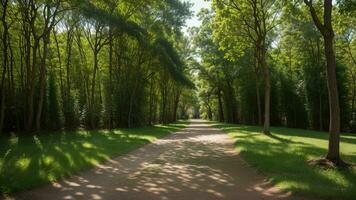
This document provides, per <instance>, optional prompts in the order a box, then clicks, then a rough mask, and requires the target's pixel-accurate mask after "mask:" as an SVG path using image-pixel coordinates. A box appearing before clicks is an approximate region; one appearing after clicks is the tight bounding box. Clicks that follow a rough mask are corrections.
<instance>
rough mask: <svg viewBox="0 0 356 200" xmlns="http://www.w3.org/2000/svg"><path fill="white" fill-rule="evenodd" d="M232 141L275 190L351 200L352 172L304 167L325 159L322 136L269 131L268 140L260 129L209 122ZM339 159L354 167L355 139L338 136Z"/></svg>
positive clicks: (355, 180) (355, 188)
mask: <svg viewBox="0 0 356 200" xmlns="http://www.w3.org/2000/svg"><path fill="white" fill-rule="evenodd" d="M209 123H210V124H211V125H212V126H213V127H216V128H220V129H222V130H223V131H224V132H226V133H228V135H229V136H230V137H231V138H233V139H234V140H235V141H236V142H235V148H236V150H237V151H238V152H240V155H241V157H242V158H243V159H244V160H245V161H246V162H247V163H248V164H249V165H250V166H252V167H254V168H255V169H256V170H258V172H260V173H263V174H265V175H266V176H268V178H269V180H270V181H271V182H272V183H273V184H274V185H276V186H277V187H278V188H280V189H282V190H284V191H290V192H292V193H293V194H296V195H303V196H312V197H317V198H321V199H338V200H339V199H343V200H354V199H355V194H356V168H355V169H353V170H352V169H350V170H341V169H335V168H330V167H329V168H320V167H312V166H310V165H308V161H309V160H313V159H318V158H322V157H324V156H325V154H326V152H327V147H328V136H329V134H328V133H326V132H318V131H310V130H302V129H292V128H282V127H272V128H271V133H272V135H271V136H267V135H264V134H261V132H262V127H258V126H246V125H233V124H221V123H216V122H209ZM340 148H341V156H342V158H343V159H344V160H345V161H346V162H348V163H354V164H355V163H356V135H355V134H342V135H341V144H340Z"/></svg>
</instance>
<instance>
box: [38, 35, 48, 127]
mask: <svg viewBox="0 0 356 200" xmlns="http://www.w3.org/2000/svg"><path fill="white" fill-rule="evenodd" d="M49 37H50V34H48V35H46V36H44V38H43V55H42V58H41V67H40V68H41V69H40V98H39V101H38V106H37V115H36V130H37V131H40V129H41V116H42V110H43V102H44V96H45V89H46V59H47V55H48V43H49Z"/></svg>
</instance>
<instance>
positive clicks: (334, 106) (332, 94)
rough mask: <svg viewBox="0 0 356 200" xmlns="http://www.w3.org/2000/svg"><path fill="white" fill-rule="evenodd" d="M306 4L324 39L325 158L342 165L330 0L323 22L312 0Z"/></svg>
mask: <svg viewBox="0 0 356 200" xmlns="http://www.w3.org/2000/svg"><path fill="white" fill-rule="evenodd" d="M304 3H305V4H306V5H307V6H308V8H309V10H310V14H311V16H312V18H313V21H314V24H315V26H316V27H317V28H318V30H319V31H320V33H321V34H322V36H323V39H324V45H325V52H324V53H325V58H326V72H327V83H328V94H329V109H330V126H329V134H330V136H329V148H328V153H327V155H326V159H328V160H330V161H331V162H333V163H335V164H336V165H343V164H344V163H343V161H342V160H341V158H340V104H339V93H338V85H337V80H336V58H335V51H334V37H335V33H334V30H333V26H332V8H333V6H332V0H324V14H323V22H322V21H321V19H320V18H319V16H318V14H317V12H316V10H315V7H314V5H313V0H304Z"/></svg>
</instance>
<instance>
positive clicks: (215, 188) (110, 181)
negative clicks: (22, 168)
mask: <svg viewBox="0 0 356 200" xmlns="http://www.w3.org/2000/svg"><path fill="white" fill-rule="evenodd" d="M233 144H234V140H232V139H230V138H229V137H228V136H227V135H226V134H224V133H222V132H221V131H219V130H218V129H214V128H211V127H210V126H209V125H207V124H205V123H204V121H199V120H194V121H192V123H191V124H190V125H189V127H188V128H186V129H183V130H182V131H180V132H177V133H174V134H172V135H170V136H168V137H166V138H163V139H160V140H158V141H156V142H154V143H152V144H148V145H146V146H144V147H143V148H140V149H138V150H136V151H133V152H131V153H129V154H127V155H125V156H120V157H118V158H116V159H112V160H110V161H108V162H106V163H104V164H101V165H98V166H97V167H96V168H94V169H91V170H88V171H85V172H82V173H80V174H78V175H76V176H73V177H71V178H69V179H67V180H63V181H60V182H56V183H52V184H51V185H49V186H44V187H42V188H38V189H35V190H32V191H28V192H23V193H21V194H18V195H17V196H16V197H14V199H50V200H55V199H62V200H64V199H144V200H148V199H162V200H165V199H187V200H190V199H204V200H205V199H252V200H254V199H256V200H257V199H271V200H272V199H301V198H295V197H291V196H290V194H288V193H285V192H281V191H279V190H278V189H276V188H274V187H273V186H272V185H271V184H269V183H268V182H266V181H265V180H264V178H263V177H262V176H260V175H258V174H257V172H256V171H255V170H253V169H252V168H251V167H249V166H248V165H247V164H246V163H245V162H244V161H243V160H242V159H241V158H240V157H239V155H238V154H237V153H236V152H235V151H234V147H233V146H234V145H233Z"/></svg>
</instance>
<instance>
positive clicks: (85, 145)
mask: <svg viewBox="0 0 356 200" xmlns="http://www.w3.org/2000/svg"><path fill="white" fill-rule="evenodd" d="M186 124H187V123H186V122H179V123H176V124H169V125H165V126H163V125H159V126H154V127H148V128H136V129H120V130H113V131H75V132H51V133H41V134H39V135H32V136H29V135H28V136H19V137H11V138H4V137H2V138H0V194H1V193H3V194H10V193H14V192H19V191H23V190H28V189H31V188H34V187H37V186H40V185H44V184H47V183H49V182H51V181H55V180H58V179H61V178H64V177H67V176H69V175H72V174H75V173H77V172H79V171H81V170H83V169H87V168H90V167H93V166H94V165H97V164H99V163H101V162H103V161H105V160H108V159H110V158H111V157H115V156H118V155H122V154H125V153H128V152H130V151H132V150H134V149H137V148H139V147H141V146H143V145H144V144H147V143H150V142H153V141H155V140H157V139H158V138H161V137H164V136H166V135H168V134H170V133H171V132H174V131H177V130H179V129H181V128H184V127H185V125H186ZM0 196H1V195H0Z"/></svg>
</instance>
